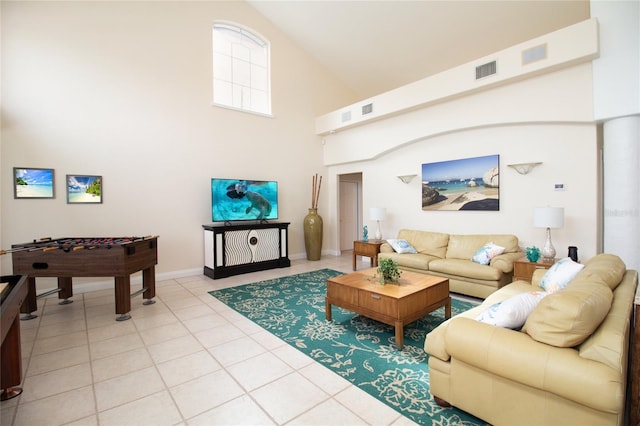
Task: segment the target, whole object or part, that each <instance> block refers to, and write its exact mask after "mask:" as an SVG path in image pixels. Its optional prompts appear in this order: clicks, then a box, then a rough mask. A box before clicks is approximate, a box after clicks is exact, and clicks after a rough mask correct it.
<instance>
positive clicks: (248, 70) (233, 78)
mask: <svg viewBox="0 0 640 426" xmlns="http://www.w3.org/2000/svg"><path fill="white" fill-rule="evenodd" d="M269 68H270V63H269V42H268V41H267V40H265V39H264V38H263V37H260V36H259V35H257V34H256V33H254V32H251V31H249V30H247V29H246V28H243V27H240V26H238V25H235V24H231V23H214V24H213V103H214V105H220V106H225V107H231V108H236V109H240V110H243V111H250V112H256V113H261V114H268V115H271V88H270V78H269Z"/></svg>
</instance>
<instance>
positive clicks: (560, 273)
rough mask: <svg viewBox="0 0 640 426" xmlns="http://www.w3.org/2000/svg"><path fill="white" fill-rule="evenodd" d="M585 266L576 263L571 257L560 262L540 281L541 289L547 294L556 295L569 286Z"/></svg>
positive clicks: (552, 266)
mask: <svg viewBox="0 0 640 426" xmlns="http://www.w3.org/2000/svg"><path fill="white" fill-rule="evenodd" d="M582 268H584V265H582V264H580V263H576V262H574V261H573V260H571V258H570V257H565V258H564V259H560V260H558V261H557V262H556V263H554V264H553V265H551V268H549V270H548V271H547V272H546V273H545V274H544V275H543V276H542V279H540V287H542V288H543V289H545V291H546V292H547V293H555V292H556V291H558V290H562V289H563V288H565V287H566V286H567V284H568V283H569V281H571V280H572V279H573V278H574V277H575V276H576V275H578V272H580V271H581V270H582Z"/></svg>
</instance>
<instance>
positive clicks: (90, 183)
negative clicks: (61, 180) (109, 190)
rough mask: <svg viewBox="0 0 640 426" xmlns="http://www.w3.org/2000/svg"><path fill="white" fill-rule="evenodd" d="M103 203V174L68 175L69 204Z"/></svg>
mask: <svg viewBox="0 0 640 426" xmlns="http://www.w3.org/2000/svg"><path fill="white" fill-rule="evenodd" d="M100 203H102V176H92V175H67V204H100Z"/></svg>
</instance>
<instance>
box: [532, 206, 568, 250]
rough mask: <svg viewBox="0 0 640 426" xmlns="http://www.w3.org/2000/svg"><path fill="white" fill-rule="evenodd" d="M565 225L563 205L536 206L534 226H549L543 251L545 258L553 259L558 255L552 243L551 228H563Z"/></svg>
mask: <svg viewBox="0 0 640 426" xmlns="http://www.w3.org/2000/svg"><path fill="white" fill-rule="evenodd" d="M563 225H564V208H563V207H536V208H535V209H534V210H533V226H535V227H536V228H547V240H546V241H545V243H544V247H543V248H542V251H541V254H542V257H543V258H544V260H546V261H551V260H553V259H554V258H555V257H556V249H555V248H554V247H553V244H552V243H551V228H562V226H563Z"/></svg>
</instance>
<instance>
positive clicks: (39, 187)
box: [13, 167, 55, 198]
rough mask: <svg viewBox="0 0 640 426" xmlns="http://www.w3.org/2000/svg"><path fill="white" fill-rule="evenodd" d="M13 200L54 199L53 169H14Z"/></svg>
mask: <svg viewBox="0 0 640 426" xmlns="http://www.w3.org/2000/svg"><path fill="white" fill-rule="evenodd" d="M13 198H55V185H54V172H53V169H40V168H35V167H14V168H13Z"/></svg>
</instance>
